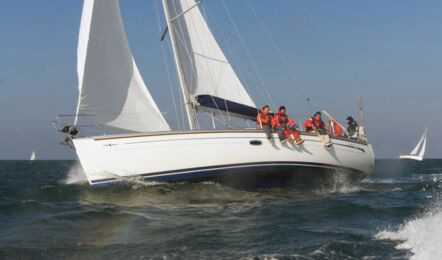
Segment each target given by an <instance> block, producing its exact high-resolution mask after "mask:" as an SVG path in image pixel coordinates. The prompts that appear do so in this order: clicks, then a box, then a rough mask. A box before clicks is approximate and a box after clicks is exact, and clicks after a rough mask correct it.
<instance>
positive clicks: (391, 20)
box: [0, 0, 442, 159]
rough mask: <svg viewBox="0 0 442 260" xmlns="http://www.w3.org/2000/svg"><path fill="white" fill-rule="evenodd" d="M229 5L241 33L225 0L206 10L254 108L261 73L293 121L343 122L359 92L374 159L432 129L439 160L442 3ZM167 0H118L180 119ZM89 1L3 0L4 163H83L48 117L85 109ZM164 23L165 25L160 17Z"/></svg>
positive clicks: (160, 98) (150, 80)
mask: <svg viewBox="0 0 442 260" xmlns="http://www.w3.org/2000/svg"><path fill="white" fill-rule="evenodd" d="M223 1H224V3H225V6H226V7H227V8H228V11H229V13H230V14H231V17H232V19H233V21H234V25H235V26H236V27H237V28H238V31H239V32H240V37H239V36H238V34H237V33H236V32H235V29H234V28H235V27H234V26H233V25H232V23H231V21H230V20H229V16H228V15H227V12H226V10H225V9H224V7H223V5H222V2H221V0H205V1H204V4H203V8H204V10H205V12H206V15H207V19H208V22H209V24H210V25H211V28H212V29H213V32H214V35H215V37H216V38H217V39H218V41H219V42H220V44H221V46H222V47H223V49H224V50H225V52H226V56H227V57H228V58H229V59H230V60H231V62H232V64H233V66H234V68H235V70H236V71H237V72H239V73H240V72H242V73H241V75H244V78H243V82H244V83H245V84H246V85H247V87H248V88H249V89H251V96H252V97H253V98H254V99H255V101H256V103H257V104H263V103H265V102H267V100H264V99H263V98H262V96H263V93H264V92H263V89H264V88H263V87H262V86H261V84H260V82H258V81H257V77H256V75H258V74H259V75H260V76H261V78H262V81H263V84H264V85H265V87H266V88H267V89H268V91H269V92H270V96H271V100H272V101H273V102H274V103H275V104H276V105H279V104H283V105H285V106H286V107H287V108H288V113H289V114H292V116H293V117H295V119H296V120H304V118H303V117H302V116H299V115H298V114H309V113H310V112H314V110H317V109H319V108H325V109H326V110H327V111H329V112H330V113H332V114H333V115H334V116H335V117H336V118H337V119H338V120H340V121H343V122H344V121H345V120H344V119H345V117H346V116H347V115H353V116H354V117H357V98H358V96H362V97H363V98H364V109H365V124H366V129H367V134H368V137H369V139H370V141H371V142H372V143H373V146H374V150H375V154H376V157H377V158H397V157H398V156H399V154H401V153H407V152H409V151H411V149H412V148H413V147H414V145H415V144H416V143H417V141H418V139H419V138H420V135H421V134H422V132H423V130H424V128H425V126H428V127H429V133H428V137H429V138H428V140H429V143H428V150H427V152H428V153H427V155H428V157H432V158H442V135H440V134H439V132H438V131H440V130H441V129H442V120H441V113H440V112H441V111H442V102H441V101H442V15H441V10H442V1H436V0H428V1H417V0H414V1H409V0H389V1H381V0H373V1H353V0H336V1H329V0H315V1H311V0H249V2H250V3H251V6H252V7H253V10H255V12H256V14H257V17H258V19H259V20H258V19H257V18H256V17H255V16H254V15H253V12H252V9H251V8H250V6H249V5H248V4H247V2H246V0H223ZM158 3H159V2H158V0H121V1H120V5H121V11H122V15H123V19H124V23H125V27H126V33H127V35H128V40H129V44H130V46H131V49H132V52H133V55H134V57H135V59H136V62H137V65H138V67H139V70H140V72H141V74H142V76H143V78H144V80H145V81H146V83H147V85H148V86H149V90H150V92H151V93H152V96H153V97H154V98H155V100H156V101H157V104H158V106H159V107H160V109H161V110H162V111H164V112H166V113H167V115H169V116H166V118H167V119H168V120H169V123H170V124H171V125H176V124H175V123H174V122H173V121H174V118H175V117H174V116H171V115H172V114H173V111H174V109H173V105H171V104H172V102H171V100H172V95H171V90H170V85H169V80H168V73H167V69H166V68H168V69H169V70H170V71H171V74H172V76H171V81H172V87H173V88H172V91H173V92H174V93H175V95H177V93H178V92H177V91H178V85H177V83H176V76H175V73H174V72H175V71H174V68H173V67H172V64H171V58H170V53H169V47H168V46H167V43H164V42H160V41H159V35H160V32H159V25H158V23H157V19H156V15H157V12H156V10H157V9H156V5H157V4H158ZM82 4H83V1H80V0H38V1H35V0H3V1H2V8H1V9H0V35H1V40H0V89H1V94H0V159H28V158H29V156H30V154H31V151H32V150H33V149H35V150H36V153H37V157H38V158H39V159H73V158H75V153H74V151H73V150H70V149H68V148H66V147H63V146H61V145H59V144H58V143H59V141H60V140H61V139H62V136H61V135H60V134H59V133H57V132H56V131H55V130H54V129H53V127H52V125H51V122H52V121H53V120H54V119H55V117H56V116H57V115H59V114H73V113H74V111H75V108H76V103H77V94H78V93H77V89H78V86H77V84H78V82H77V72H76V48H77V40H78V31H79V24H80V18H81V10H82ZM160 19H161V23H163V24H164V17H163V15H162V14H160ZM259 21H262V23H263V24H264V27H262V26H261V25H260V22H259ZM269 36H270V37H269ZM242 43H244V45H243V44H242ZM273 43H275V44H276V47H275V44H273ZM162 48H164V49H165V51H166V53H167V57H166V63H167V67H166V65H165V60H164V58H163V56H162ZM247 53H250V56H251V58H252V59H249V58H248V56H247ZM279 54H281V55H279ZM281 56H283V57H282V58H281ZM253 64H254V65H255V66H256V68H257V71H258V72H256V71H254V70H253V69H251V68H253V66H251V65H253ZM286 64H287V66H286ZM292 72H294V74H292ZM294 75H295V76H294ZM307 97H310V98H311V100H312V104H311V105H310V107H309V105H308V103H307V101H306V98H307Z"/></svg>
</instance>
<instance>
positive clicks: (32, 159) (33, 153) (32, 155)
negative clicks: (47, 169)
mask: <svg viewBox="0 0 442 260" xmlns="http://www.w3.org/2000/svg"><path fill="white" fill-rule="evenodd" d="M35 159H37V157H36V156H35V151H34V150H32V153H31V158H29V160H30V161H35Z"/></svg>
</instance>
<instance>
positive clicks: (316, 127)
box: [304, 112, 332, 147]
mask: <svg viewBox="0 0 442 260" xmlns="http://www.w3.org/2000/svg"><path fill="white" fill-rule="evenodd" d="M304 128H305V129H306V131H307V132H311V133H315V134H317V135H318V137H319V140H321V143H322V144H323V145H324V146H326V147H330V146H331V145H332V143H331V141H330V137H329V136H328V133H327V126H326V125H325V123H324V121H322V114H321V112H316V113H315V114H314V115H313V116H312V117H310V118H308V119H307V120H306V121H305V123H304Z"/></svg>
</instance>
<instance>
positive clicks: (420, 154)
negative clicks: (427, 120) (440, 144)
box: [418, 136, 427, 158]
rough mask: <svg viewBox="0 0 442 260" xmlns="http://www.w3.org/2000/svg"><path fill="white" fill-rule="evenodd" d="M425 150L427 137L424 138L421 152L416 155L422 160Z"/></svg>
mask: <svg viewBox="0 0 442 260" xmlns="http://www.w3.org/2000/svg"><path fill="white" fill-rule="evenodd" d="M426 148H427V136H425V138H424V141H423V144H422V148H421V151H420V152H419V155H418V156H419V157H420V158H424V155H425V149H426Z"/></svg>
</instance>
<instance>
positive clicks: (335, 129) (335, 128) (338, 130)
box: [329, 119, 343, 136]
mask: <svg viewBox="0 0 442 260" xmlns="http://www.w3.org/2000/svg"><path fill="white" fill-rule="evenodd" d="M329 125H330V134H331V135H334V136H342V135H343V130H342V127H341V126H340V125H339V124H338V122H336V121H335V120H334V119H332V120H330V124H329Z"/></svg>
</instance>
